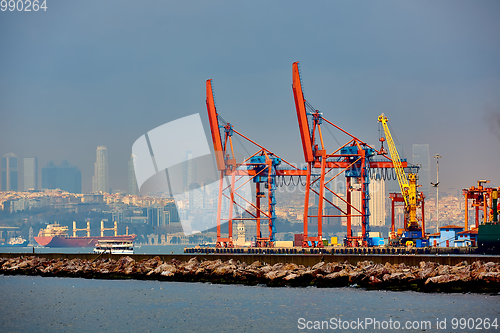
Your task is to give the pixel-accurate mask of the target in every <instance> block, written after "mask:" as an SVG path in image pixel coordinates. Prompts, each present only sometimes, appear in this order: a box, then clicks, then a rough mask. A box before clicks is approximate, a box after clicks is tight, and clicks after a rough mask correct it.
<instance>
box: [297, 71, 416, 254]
mask: <svg viewBox="0 0 500 333" xmlns="http://www.w3.org/2000/svg"><path fill="white" fill-rule="evenodd" d="M292 81H293V82H292V90H293V96H294V99H295V107H296V111H297V119H298V122H299V132H300V137H301V140H302V149H303V152H304V159H305V162H306V163H307V170H306V171H307V181H306V191H305V198H304V239H303V247H323V242H322V222H323V218H324V217H342V218H346V219H347V237H346V239H345V245H346V246H369V245H372V244H371V240H370V237H369V231H370V225H369V216H370V210H369V199H370V193H369V183H370V176H371V175H372V174H375V173H377V172H378V170H377V169H388V168H390V169H392V168H394V165H393V162H392V160H391V159H390V158H389V157H388V156H386V155H385V152H382V151H377V150H376V149H374V148H372V147H370V146H369V145H367V144H366V143H365V142H364V141H362V140H360V139H358V138H357V137H355V136H354V135H352V134H350V133H348V132H347V131H345V130H344V129H342V128H340V127H339V126H337V125H335V124H334V123H332V122H331V121H329V120H327V119H326V118H325V117H324V116H323V114H322V113H321V112H320V111H318V110H316V109H314V108H313V107H312V106H311V104H310V103H309V102H307V101H306V99H305V98H304V93H303V91H302V81H301V75H300V68H299V62H295V63H293V65H292ZM322 126H332V127H333V128H335V129H336V130H339V131H340V132H342V133H344V134H346V135H347V136H348V137H350V140H349V141H348V142H347V143H345V144H344V145H342V146H340V147H339V148H337V149H335V150H333V151H332V150H330V151H331V152H328V151H327V147H326V146H325V144H324V140H323V134H322ZM375 155H381V156H382V159H381V160H375V159H374V158H375ZM406 166H407V163H406V161H403V162H402V167H406ZM334 170H335V171H334ZM342 174H344V175H345V179H346V195H345V197H346V199H344V198H343V197H342V196H341V195H339V194H337V193H335V191H333V190H332V189H330V188H329V187H328V186H327V184H328V183H330V182H331V181H333V180H334V179H336V178H337V177H339V176H340V175H342ZM327 175H328V176H331V178H330V179H329V180H326V176H327ZM354 182H356V183H360V184H361V188H360V191H361V207H360V208H358V207H356V206H355V205H353V202H352V195H351V192H352V191H354V190H355V189H353V187H352V184H353V183H354ZM318 183H319V186H317V184H318ZM325 191H329V192H331V193H332V195H333V196H334V197H336V198H338V199H339V200H340V201H342V202H344V203H345V210H344V209H342V208H341V207H339V206H338V205H335V204H334V203H333V202H332V201H330V200H328V199H327V198H325ZM312 193H314V194H316V195H318V197H319V199H318V213H317V215H310V214H309V205H310V200H311V194H312ZM334 201H337V200H334ZM325 202H327V203H329V204H330V205H332V206H333V207H335V208H336V209H337V210H338V211H339V214H338V215H326V214H324V213H323V207H324V204H325ZM354 217H361V228H362V231H361V236H353V234H352V219H353V218H354ZM308 218H316V219H317V222H318V231H317V236H309V230H308Z"/></svg>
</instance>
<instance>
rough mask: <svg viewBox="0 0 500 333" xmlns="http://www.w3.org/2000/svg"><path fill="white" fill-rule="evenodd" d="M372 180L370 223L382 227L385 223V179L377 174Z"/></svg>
mask: <svg viewBox="0 0 500 333" xmlns="http://www.w3.org/2000/svg"><path fill="white" fill-rule="evenodd" d="M377 176H378V177H376V179H371V180H370V185H369V190H370V225H371V226H374V227H380V226H383V225H384V224H385V217H386V214H385V202H386V200H385V199H386V195H385V180H384V179H382V178H381V177H380V175H377Z"/></svg>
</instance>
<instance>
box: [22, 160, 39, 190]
mask: <svg viewBox="0 0 500 333" xmlns="http://www.w3.org/2000/svg"><path fill="white" fill-rule="evenodd" d="M23 168H24V190H25V191H27V190H29V189H30V188H32V189H34V190H38V160H37V158H36V157H25V158H24V159H23Z"/></svg>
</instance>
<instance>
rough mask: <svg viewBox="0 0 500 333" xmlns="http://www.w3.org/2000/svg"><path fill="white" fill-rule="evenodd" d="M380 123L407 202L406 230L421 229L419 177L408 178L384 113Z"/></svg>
mask: <svg viewBox="0 0 500 333" xmlns="http://www.w3.org/2000/svg"><path fill="white" fill-rule="evenodd" d="M378 121H379V122H380V123H382V127H383V128H384V133H385V139H386V141H387V145H388V146H389V152H390V153H391V159H392V163H393V164H394V169H395V170H396V175H397V177H398V183H399V188H400V189H401V194H402V195H403V198H404V201H405V208H406V213H407V215H408V224H407V226H406V229H408V230H411V229H413V230H415V229H419V226H418V220H417V175H416V174H413V173H410V174H409V175H408V177H407V176H406V173H405V171H404V169H403V166H402V162H401V158H400V157H399V153H398V150H397V149H396V145H395V144H394V140H393V139H392V135H391V132H390V131H389V126H388V125H387V122H388V119H387V117H385V116H384V114H383V113H382V114H381V115H380V116H379V117H378Z"/></svg>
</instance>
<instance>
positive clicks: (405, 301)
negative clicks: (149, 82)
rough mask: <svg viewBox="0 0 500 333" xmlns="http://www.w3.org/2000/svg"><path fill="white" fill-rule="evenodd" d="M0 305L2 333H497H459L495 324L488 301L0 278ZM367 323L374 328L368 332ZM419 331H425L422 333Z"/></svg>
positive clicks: (498, 301)
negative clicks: (461, 322)
mask: <svg viewBox="0 0 500 333" xmlns="http://www.w3.org/2000/svg"><path fill="white" fill-rule="evenodd" d="M0 297H1V298H0V331H1V332H29V333H35V332H93V333H95V332H273V333H278V332H317V331H319V330H314V329H313V328H314V327H320V328H321V327H322V328H323V331H332V332H333V331H343V332H358V331H359V332H361V331H367V332H424V331H425V332H472V331H477V332H490V331H491V332H494V331H499V330H500V327H499V329H494V327H491V326H489V328H488V329H484V326H483V329H481V330H476V328H477V326H474V329H469V328H470V327H469V328H468V327H467V326H465V328H464V329H460V326H458V325H459V321H458V320H460V319H463V320H464V321H466V320H469V324H470V323H471V322H470V319H473V320H474V323H476V325H477V323H478V319H480V320H482V321H483V323H484V320H485V318H488V321H489V322H493V320H494V319H495V318H498V317H500V311H499V306H500V295H497V294H494V295H491V294H443V293H434V294H428V293H417V292H413V291H404V292H391V291H368V290H364V289H359V288H355V287H349V288H315V287H308V288H289V287H285V288H270V287H265V286H240V285H217V284H210V283H187V282H164V281H138V280H96V279H82V278H55V277H39V276H1V275H0ZM370 319H371V320H372V322H374V321H375V322H374V323H376V322H377V321H378V323H379V325H381V326H379V327H378V328H374V327H373V325H371V326H367V325H366V322H367V320H368V322H370ZM499 319H500V318H499ZM396 322H398V323H399V326H400V328H399V329H398V330H397V329H395V323H396ZM425 322H428V323H430V324H431V327H430V328H429V327H427V328H425V329H424V328H422V326H421V325H422V324H421V323H424V324H425ZM346 323H347V326H345V325H346ZM360 323H361V325H362V327H360V326H359V324H360ZM389 323H391V324H392V329H391V327H389ZM408 323H409V326H405V325H408ZM453 323H456V324H457V325H456V326H455V328H453V326H452V325H453ZM334 324H337V326H336V329H334V328H335V325H334ZM339 324H340V325H344V326H343V328H342V326H340V327H339ZM317 325H323V326H317ZM384 325H387V327H386V329H384ZM466 325H467V324H466ZM308 328H311V329H308ZM339 328H342V329H339Z"/></svg>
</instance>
